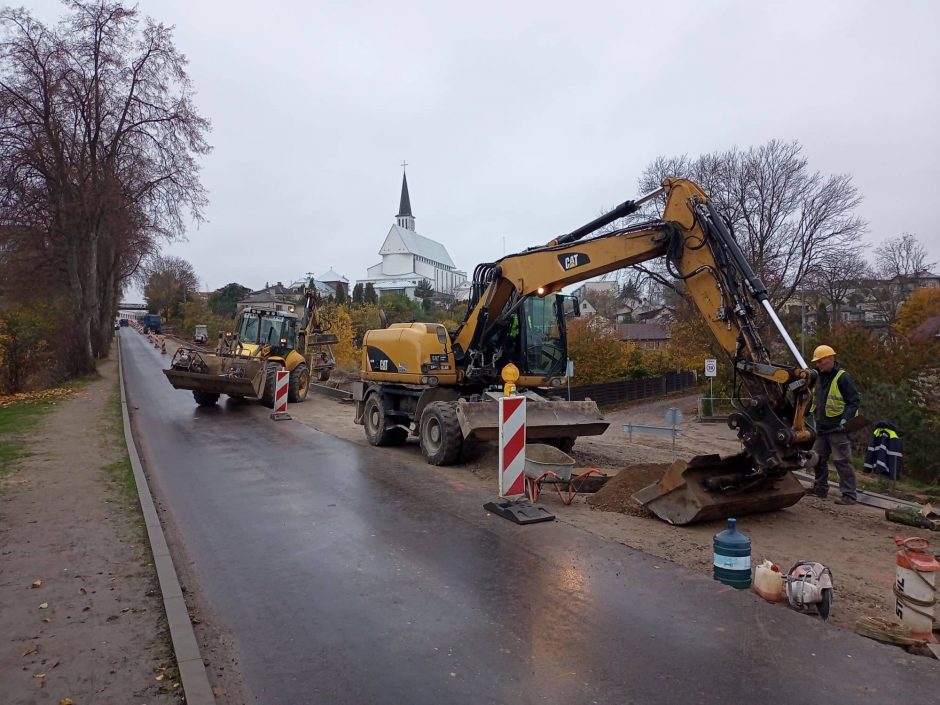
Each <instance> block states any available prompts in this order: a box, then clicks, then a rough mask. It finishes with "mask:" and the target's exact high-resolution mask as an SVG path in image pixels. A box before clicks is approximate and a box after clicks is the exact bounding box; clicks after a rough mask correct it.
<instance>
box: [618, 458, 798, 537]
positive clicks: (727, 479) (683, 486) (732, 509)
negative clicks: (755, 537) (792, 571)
mask: <svg viewBox="0 0 940 705" xmlns="http://www.w3.org/2000/svg"><path fill="white" fill-rule="evenodd" d="M627 472H629V471H627ZM805 494H806V493H805V491H804V490H803V486H802V485H801V484H800V482H799V480H797V479H796V478H795V477H794V476H793V474H792V473H790V472H786V473H784V474H783V475H782V476H780V477H767V476H766V475H763V474H761V473H757V472H755V471H754V469H753V461H752V460H751V457H750V456H749V455H748V454H747V453H739V454H738V455H732V456H730V457H728V458H722V457H721V456H719V455H699V456H696V457H694V458H692V460H690V461H689V462H688V463H686V462H685V461H682V460H677V461H676V462H674V463H673V464H672V466H671V467H670V468H669V469H668V470H667V471H666V474H665V475H663V477H662V478H661V479H660V480H659V482H655V483H653V484H652V485H649V486H648V487H644V488H643V489H642V490H640V491H639V492H637V493H636V494H634V495H633V499H635V500H636V501H637V502H639V503H640V504H642V505H643V506H644V507H646V508H647V509H649V510H650V511H651V512H653V514H655V515H656V516H658V517H659V518H660V519H662V520H664V521H667V522H669V523H670V524H676V525H682V524H695V523H697V522H701V521H710V520H712V519H724V518H727V517H733V516H734V517H736V516H742V515H745V514H759V513H761V512H771V511H774V510H777V509H785V508H786V507H790V506H792V505H794V504H796V503H797V502H799V501H800V499H801V498H802V497H803V496H804V495H805Z"/></svg>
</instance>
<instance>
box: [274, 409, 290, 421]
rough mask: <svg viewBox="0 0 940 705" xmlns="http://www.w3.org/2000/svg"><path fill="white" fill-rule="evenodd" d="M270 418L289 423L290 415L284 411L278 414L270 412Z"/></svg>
mask: <svg viewBox="0 0 940 705" xmlns="http://www.w3.org/2000/svg"><path fill="white" fill-rule="evenodd" d="M271 418H272V419H274V420H275V421H290V420H291V415H290V414H288V413H287V412H286V411H284V412H281V413H280V414H278V413H277V412H271Z"/></svg>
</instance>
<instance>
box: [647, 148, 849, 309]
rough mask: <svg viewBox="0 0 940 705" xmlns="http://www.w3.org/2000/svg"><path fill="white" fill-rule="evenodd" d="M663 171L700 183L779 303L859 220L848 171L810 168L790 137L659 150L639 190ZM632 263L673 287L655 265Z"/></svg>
mask: <svg viewBox="0 0 940 705" xmlns="http://www.w3.org/2000/svg"><path fill="white" fill-rule="evenodd" d="M669 176H677V177H684V178H688V179H691V180H692V181H695V182H696V183H698V184H699V185H700V186H702V188H704V189H705V191H706V193H708V195H709V198H711V199H712V200H713V202H714V203H715V206H716V208H717V209H718V211H719V212H720V213H721V214H722V215H723V217H724V218H725V219H726V220H727V223H728V225H729V227H730V229H731V231H732V232H733V233H734V234H735V236H736V238H737V240H738V242H739V243H740V245H741V248H742V249H743V250H744V254H745V256H746V257H747V259H748V261H749V262H750V264H751V266H752V267H753V268H754V271H755V272H756V273H757V274H758V275H759V276H760V277H761V279H763V281H764V283H765V284H766V285H767V288H768V291H769V292H770V296H771V299H772V300H773V301H774V302H775V303H778V304H779V303H782V302H785V301H787V300H788V299H790V298H791V297H792V296H793V293H794V291H795V290H796V288H797V287H798V286H799V285H800V282H801V280H802V279H803V277H804V276H806V274H807V272H809V271H810V270H812V269H814V268H815V267H816V266H817V265H819V264H820V263H821V262H824V261H826V260H827V259H829V258H832V257H841V256H842V254H843V252H844V251H845V249H846V248H847V247H848V246H850V245H851V243H852V242H853V241H855V240H856V239H857V238H858V237H859V236H860V235H861V234H862V233H863V232H864V231H865V228H866V223H865V222H864V221H863V220H861V219H860V218H859V217H858V216H856V215H855V213H854V211H855V209H856V208H857V207H858V205H859V204H860V203H861V197H860V196H859V194H858V190H857V189H856V188H855V186H854V185H853V184H852V179H851V177H849V176H847V175H844V174H837V175H831V176H823V175H822V174H820V173H819V172H818V171H816V172H814V171H810V169H809V166H808V163H807V160H806V158H805V157H803V154H802V147H801V146H800V144H799V142H796V141H793V142H782V141H780V140H771V141H770V142H767V143H766V144H763V145H761V146H759V147H751V148H750V149H748V150H747V151H743V152H742V151H739V150H737V149H732V150H729V151H725V152H714V153H711V154H703V155H702V156H700V157H698V158H696V159H690V158H689V157H687V156H681V157H672V158H667V157H659V158H657V159H656V160H654V161H653V162H652V163H651V164H650V165H649V166H648V167H647V168H646V170H645V171H644V173H643V176H642V177H641V178H640V183H639V186H640V191H641V192H649V191H653V190H655V189H656V188H657V187H658V186H659V185H660V183H661V182H662V180H663V179H664V178H666V177H669ZM637 269H639V270H640V271H643V272H644V273H646V274H648V275H649V276H651V277H653V278H654V279H656V280H657V281H659V282H660V283H662V284H664V285H666V286H669V287H671V288H673V289H677V285H676V282H674V281H672V280H671V279H670V278H669V277H667V276H663V272H662V270H661V269H659V268H658V267H657V266H650V265H644V266H638V267H637Z"/></svg>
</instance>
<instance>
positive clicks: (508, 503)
mask: <svg viewBox="0 0 940 705" xmlns="http://www.w3.org/2000/svg"><path fill="white" fill-rule="evenodd" d="M509 386H510V385H509V384H507V387H509ZM512 389H514V387H512ZM507 391H511V390H507ZM497 407H498V412H499V499H497V500H496V501H495V502H487V503H486V504H484V505H483V508H484V509H485V510H486V511H488V512H492V513H493V514H496V515H497V516H500V517H502V518H503V519H509V520H510V521H514V522H515V523H517V524H534V523H536V522H540V521H551V520H552V519H554V518H555V515H554V514H552V513H551V512H549V511H548V510H547V509H545V507H543V506H541V505H538V504H532V502H530V501H529V500H528V499H527V498H525V397H524V396H516V395H515V394H513V395H511V396H509V395H507V396H504V397H501V398H500V399H499V401H498V404H497Z"/></svg>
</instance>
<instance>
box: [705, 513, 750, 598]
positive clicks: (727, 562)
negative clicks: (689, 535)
mask: <svg viewBox="0 0 940 705" xmlns="http://www.w3.org/2000/svg"><path fill="white" fill-rule="evenodd" d="M737 523H738V522H737V520H736V519H728V528H727V529H726V530H724V531H722V532H720V533H717V534H715V560H714V578H715V580H717V581H718V582H720V583H724V584H725V585H730V586H731V587H733V588H738V589H739V590H745V589H747V588H749V587H751V540H750V539H749V538H748V537H747V536H745V535H744V534H742V533H741V532H740V531H738V527H737Z"/></svg>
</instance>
